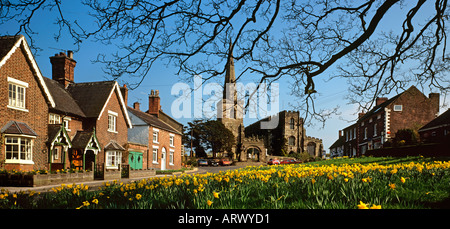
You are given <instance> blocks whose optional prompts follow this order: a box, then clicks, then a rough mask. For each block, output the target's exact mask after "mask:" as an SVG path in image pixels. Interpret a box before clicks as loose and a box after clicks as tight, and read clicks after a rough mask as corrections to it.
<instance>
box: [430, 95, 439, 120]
mask: <svg viewBox="0 0 450 229" xmlns="http://www.w3.org/2000/svg"><path fill="white" fill-rule="evenodd" d="M428 97H429V98H430V100H431V109H432V110H433V111H434V113H435V114H436V116H438V114H439V97H440V94H439V93H430V94H429V95H428Z"/></svg>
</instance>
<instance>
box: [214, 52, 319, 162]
mask: <svg viewBox="0 0 450 229" xmlns="http://www.w3.org/2000/svg"><path fill="white" fill-rule="evenodd" d="M217 107H218V108H219V109H218V114H217V119H218V120H219V121H221V122H222V123H223V124H224V126H225V127H226V128H228V129H229V130H230V131H231V132H232V133H233V134H234V136H235V137H236V145H235V146H234V147H233V148H232V152H231V153H232V154H233V158H234V159H238V160H240V161H247V160H254V161H263V162H266V161H268V159H269V157H270V156H272V155H277V156H281V155H290V154H293V153H302V152H305V151H306V152H308V153H309V154H310V155H311V156H313V157H321V156H322V150H323V144H322V140H321V139H318V138H314V137H309V136H306V130H305V128H304V126H303V124H304V123H303V118H300V115H299V112H298V111H282V112H279V113H278V114H277V115H275V116H272V117H267V118H264V119H262V120H259V121H257V122H255V123H253V124H251V125H249V126H248V127H245V126H244V122H243V117H244V101H240V100H238V99H237V92H236V76H235V70H234V60H233V58H232V57H230V58H229V59H228V63H227V68H226V73H225V82H224V90H223V98H222V100H220V101H219V103H218V106H217ZM220 108H221V109H220ZM276 116H278V117H276ZM272 118H278V126H277V127H276V128H274V129H261V122H263V121H268V120H270V119H272Z"/></svg>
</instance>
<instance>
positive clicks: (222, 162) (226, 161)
mask: <svg viewBox="0 0 450 229" xmlns="http://www.w3.org/2000/svg"><path fill="white" fill-rule="evenodd" d="M231 164H232V161H230V160H229V159H228V158H222V159H221V160H220V165H223V166H225V165H231Z"/></svg>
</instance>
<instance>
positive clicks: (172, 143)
mask: <svg viewBox="0 0 450 229" xmlns="http://www.w3.org/2000/svg"><path fill="white" fill-rule="evenodd" d="M169 145H170V147H172V148H173V147H175V134H169Z"/></svg>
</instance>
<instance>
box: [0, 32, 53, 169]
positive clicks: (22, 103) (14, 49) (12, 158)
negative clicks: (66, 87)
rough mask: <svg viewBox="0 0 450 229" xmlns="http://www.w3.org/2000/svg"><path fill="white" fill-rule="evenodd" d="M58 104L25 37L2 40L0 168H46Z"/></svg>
mask: <svg viewBox="0 0 450 229" xmlns="http://www.w3.org/2000/svg"><path fill="white" fill-rule="evenodd" d="M49 107H51V108H53V107H55V101H54V98H53V97H52V95H51V94H50V92H49V89H48V88H47V85H46V84H45V82H44V77H43V76H42V73H41V71H40V69H39V67H38V65H37V63H36V61H35V59H34V57H33V55H32V53H31V51H30V48H29V46H28V44H27V41H26V40H25V38H24V36H22V35H20V36H3V37H0V129H1V130H0V132H1V135H0V167H2V166H3V167H4V168H5V169H7V170H12V169H15V170H23V171H29V170H33V169H39V168H46V166H47V161H48V154H47V152H48V151H47V150H48V149H47V140H48V137H47V136H48V125H47V122H48V121H47V117H48V110H49Z"/></svg>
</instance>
